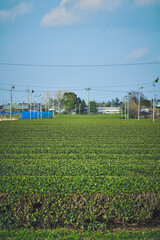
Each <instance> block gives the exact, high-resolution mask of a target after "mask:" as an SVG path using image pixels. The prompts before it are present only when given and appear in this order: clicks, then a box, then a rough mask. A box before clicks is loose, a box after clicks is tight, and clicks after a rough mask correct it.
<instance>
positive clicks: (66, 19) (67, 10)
mask: <svg viewBox="0 0 160 240" xmlns="http://www.w3.org/2000/svg"><path fill="white" fill-rule="evenodd" d="M122 1H124V0H62V1H61V3H60V4H59V6H58V7H57V8H54V9H53V10H52V11H51V12H49V13H47V14H46V15H45V16H44V17H43V19H42V21H41V26H44V27H51V26H52V27H56V26H65V25H72V24H76V23H78V22H82V21H83V18H84V13H86V11H87V12H88V13H89V12H92V11H99V10H106V11H113V10H114V9H115V8H116V7H118V6H119V5H120V4H121V2H122Z"/></svg>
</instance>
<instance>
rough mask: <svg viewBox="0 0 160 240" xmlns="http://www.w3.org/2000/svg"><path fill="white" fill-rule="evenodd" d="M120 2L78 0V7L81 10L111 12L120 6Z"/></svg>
mask: <svg viewBox="0 0 160 240" xmlns="http://www.w3.org/2000/svg"><path fill="white" fill-rule="evenodd" d="M121 2H122V0H80V1H79V7H80V8H82V9H95V10H98V9H105V10H107V11H112V10H114V9H115V8H116V7H118V6H119V5H120V4H121Z"/></svg>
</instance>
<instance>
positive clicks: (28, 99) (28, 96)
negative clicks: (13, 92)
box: [26, 87, 30, 111]
mask: <svg viewBox="0 0 160 240" xmlns="http://www.w3.org/2000/svg"><path fill="white" fill-rule="evenodd" d="M26 91H27V92H28V111H29V92H30V91H29V87H28V89H27V90H26Z"/></svg>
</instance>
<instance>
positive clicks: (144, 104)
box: [141, 98, 152, 107]
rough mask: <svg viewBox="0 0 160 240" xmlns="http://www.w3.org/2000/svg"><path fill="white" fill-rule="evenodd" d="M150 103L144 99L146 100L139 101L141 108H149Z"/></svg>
mask: <svg viewBox="0 0 160 240" xmlns="http://www.w3.org/2000/svg"><path fill="white" fill-rule="evenodd" d="M151 105H152V103H151V101H150V100H148V99H146V98H142V99H141V106H145V107H151Z"/></svg>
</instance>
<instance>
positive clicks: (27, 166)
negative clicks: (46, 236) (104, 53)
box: [0, 115, 160, 230]
mask: <svg viewBox="0 0 160 240" xmlns="http://www.w3.org/2000/svg"><path fill="white" fill-rule="evenodd" d="M0 141H1V143H0V169H1V189H0V216H1V229H12V228H30V227H34V228H45V229H53V228H54V229H55V228H61V227H66V228H70V229H82V230H104V229H108V228H109V227H111V226H121V225H123V226H133V225H136V226H137V225H141V226H144V225H145V226H151V225H155V226H158V225H159V224H160V121H159V120H157V119H156V121H155V122H154V123H153V122H152V120H151V119H144V120H140V121H138V120H136V119H134V120H131V119H128V120H125V119H109V118H108V117H107V116H96V115H95V116H94V115H92V116H59V117H56V118H54V119H36V120H18V121H4V122H0Z"/></svg>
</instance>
